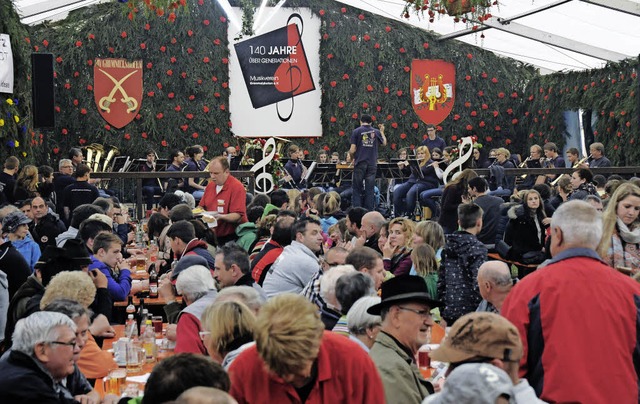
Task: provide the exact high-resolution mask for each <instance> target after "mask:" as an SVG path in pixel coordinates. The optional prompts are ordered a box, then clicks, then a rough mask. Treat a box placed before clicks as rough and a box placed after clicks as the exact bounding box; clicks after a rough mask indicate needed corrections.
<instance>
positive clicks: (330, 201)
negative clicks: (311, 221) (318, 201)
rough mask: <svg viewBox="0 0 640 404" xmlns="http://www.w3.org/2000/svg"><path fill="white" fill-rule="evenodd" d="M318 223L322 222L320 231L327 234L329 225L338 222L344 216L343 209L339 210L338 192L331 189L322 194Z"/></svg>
mask: <svg viewBox="0 0 640 404" xmlns="http://www.w3.org/2000/svg"><path fill="white" fill-rule="evenodd" d="M320 214H321V218H320V223H321V224H322V232H323V233H325V234H327V232H328V231H329V227H331V226H333V225H334V224H336V223H338V221H339V220H340V219H342V218H344V217H345V214H344V212H343V211H341V210H340V194H339V193H337V192H335V191H331V192H327V193H326V194H324V196H323V199H322V211H321V212H320Z"/></svg>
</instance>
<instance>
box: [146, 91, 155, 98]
mask: <svg viewBox="0 0 640 404" xmlns="http://www.w3.org/2000/svg"><path fill="white" fill-rule="evenodd" d="M154 95H156V93H154V92H153V91H149V92H148V93H147V97H153V96H154Z"/></svg>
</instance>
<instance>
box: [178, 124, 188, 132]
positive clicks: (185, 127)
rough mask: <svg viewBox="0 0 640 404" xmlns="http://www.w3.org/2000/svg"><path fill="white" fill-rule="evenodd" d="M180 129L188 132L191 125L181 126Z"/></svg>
mask: <svg viewBox="0 0 640 404" xmlns="http://www.w3.org/2000/svg"><path fill="white" fill-rule="evenodd" d="M180 129H182V131H183V132H186V131H187V129H189V125H180Z"/></svg>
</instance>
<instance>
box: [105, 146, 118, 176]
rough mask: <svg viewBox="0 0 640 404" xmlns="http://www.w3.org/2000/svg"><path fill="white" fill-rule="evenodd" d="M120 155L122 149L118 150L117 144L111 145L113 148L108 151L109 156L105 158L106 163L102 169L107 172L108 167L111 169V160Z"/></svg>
mask: <svg viewBox="0 0 640 404" xmlns="http://www.w3.org/2000/svg"><path fill="white" fill-rule="evenodd" d="M119 155H120V150H118V148H117V147H115V146H111V150H109V153H107V158H105V159H104V164H103V165H102V171H103V172H106V171H107V169H109V170H110V168H111V167H109V164H110V163H111V160H113V158H114V157H115V156H119Z"/></svg>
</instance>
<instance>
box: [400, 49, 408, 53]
mask: <svg viewBox="0 0 640 404" xmlns="http://www.w3.org/2000/svg"><path fill="white" fill-rule="evenodd" d="M398 51H399V52H400V53H407V50H406V49H405V48H400V49H398Z"/></svg>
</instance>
